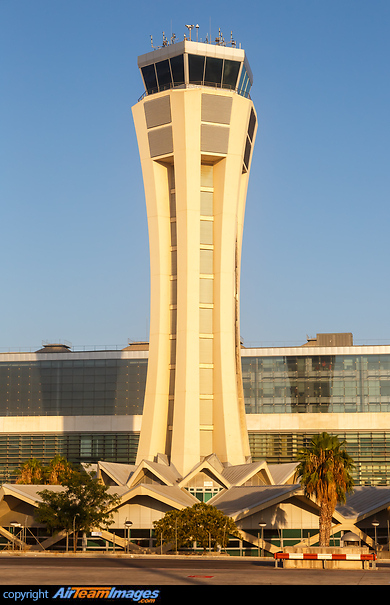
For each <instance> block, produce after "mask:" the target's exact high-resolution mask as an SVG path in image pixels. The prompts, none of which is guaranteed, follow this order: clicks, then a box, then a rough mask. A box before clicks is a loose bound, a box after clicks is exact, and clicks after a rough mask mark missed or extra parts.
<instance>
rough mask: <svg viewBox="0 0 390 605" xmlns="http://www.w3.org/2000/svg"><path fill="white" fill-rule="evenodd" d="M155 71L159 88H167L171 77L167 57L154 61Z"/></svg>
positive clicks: (170, 82)
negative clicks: (164, 59) (163, 59)
mask: <svg viewBox="0 0 390 605" xmlns="http://www.w3.org/2000/svg"><path fill="white" fill-rule="evenodd" d="M156 71H157V78H158V85H159V88H160V89H161V88H169V87H170V86H171V84H172V78H171V70H170V68H169V61H168V59H167V60H166V61H159V62H158V63H156Z"/></svg>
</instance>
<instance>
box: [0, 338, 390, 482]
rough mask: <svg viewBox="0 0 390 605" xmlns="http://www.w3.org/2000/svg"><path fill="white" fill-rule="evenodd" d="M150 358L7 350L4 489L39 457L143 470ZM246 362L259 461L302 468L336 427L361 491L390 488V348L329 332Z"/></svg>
mask: <svg viewBox="0 0 390 605" xmlns="http://www.w3.org/2000/svg"><path fill="white" fill-rule="evenodd" d="M148 355H149V351H148V344H147V343H134V344H131V345H129V346H128V347H126V348H124V349H122V350H116V351H115V350H112V351H85V352H77V351H72V349H71V348H69V346H65V345H45V346H43V347H42V348H41V349H39V350H38V351H37V352H36V353H2V354H0V483H3V482H13V481H15V479H16V471H17V469H18V468H19V466H20V464H21V463H22V462H24V461H25V460H27V459H28V458H30V457H36V458H39V459H41V460H42V461H44V462H45V463H47V462H48V461H49V460H50V459H52V458H53V457H54V455H56V454H62V455H64V456H65V457H66V458H68V459H69V460H70V461H72V462H93V463H96V462H97V461H99V460H104V461H107V462H117V463H126V464H134V463H135V462H136V459H137V450H138V442H139V435H140V430H141V424H142V420H143V419H142V414H143V403H144V396H145V386H146V375H147V369H148ZM241 363H242V375H243V388H244V400H245V419H246V425H247V429H248V437H249V445H250V453H251V457H252V460H253V461H260V460H265V461H267V462H268V463H269V464H277V463H291V462H294V461H295V456H296V453H297V451H298V450H299V449H300V448H301V447H303V446H305V445H306V444H307V443H308V441H309V440H310V438H311V436H312V435H313V434H315V433H318V432H321V431H327V432H329V433H331V434H334V435H338V436H339V437H340V438H341V439H345V441H346V442H347V451H348V453H349V454H350V455H351V456H352V458H353V459H354V461H355V469H354V480H355V484H356V485H390V345H377V346H354V345H353V343H352V335H351V334H347V335H346V334H319V335H317V338H316V339H315V340H314V339H312V340H309V341H308V342H307V343H305V344H304V345H303V346H298V347H285V348H258V349H251V348H242V349H241ZM209 453H212V452H209Z"/></svg>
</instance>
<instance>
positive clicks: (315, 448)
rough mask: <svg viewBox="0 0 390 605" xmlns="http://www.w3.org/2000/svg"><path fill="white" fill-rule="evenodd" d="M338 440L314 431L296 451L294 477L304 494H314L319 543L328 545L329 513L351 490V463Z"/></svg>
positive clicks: (330, 525) (330, 522)
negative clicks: (308, 441)
mask: <svg viewBox="0 0 390 605" xmlns="http://www.w3.org/2000/svg"><path fill="white" fill-rule="evenodd" d="M344 446H345V441H342V442H340V441H339V439H338V438H337V437H335V436H330V435H328V433H325V432H324V433H321V434H319V435H315V436H314V437H313V438H312V440H311V445H310V446H309V447H307V448H304V449H302V450H301V451H300V452H298V455H297V458H298V461H299V465H298V467H297V470H296V477H297V478H299V479H300V482H301V484H302V485H303V487H304V491H305V495H306V496H308V497H310V496H314V498H315V499H316V501H317V503H318V505H319V507H320V516H319V534H320V535H319V545H320V546H329V540H330V532H331V529H332V517H333V513H334V510H335V508H336V505H337V504H339V503H340V504H344V503H345V500H346V494H347V493H350V492H352V491H353V479H352V476H351V474H350V472H351V470H352V468H353V467H354V464H353V460H352V458H351V457H350V456H349V455H348V454H347V452H346V451H345V448H344Z"/></svg>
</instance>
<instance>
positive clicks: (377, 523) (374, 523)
mask: <svg viewBox="0 0 390 605" xmlns="http://www.w3.org/2000/svg"><path fill="white" fill-rule="evenodd" d="M371 525H373V526H374V535H375V539H374V541H375V554H376V550H377V548H376V528H377V527H378V525H379V521H377V520H376V519H374V521H372V523H371Z"/></svg>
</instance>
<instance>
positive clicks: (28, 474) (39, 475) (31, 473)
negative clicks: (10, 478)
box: [16, 458, 45, 485]
mask: <svg viewBox="0 0 390 605" xmlns="http://www.w3.org/2000/svg"><path fill="white" fill-rule="evenodd" d="M18 474H19V478H18V479H17V481H16V483H24V484H29V485H31V484H35V485H42V484H43V483H45V471H44V468H43V466H42V463H41V462H40V460H37V458H30V459H29V460H26V462H24V464H23V465H22V466H21V468H20V469H19V471H18Z"/></svg>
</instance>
